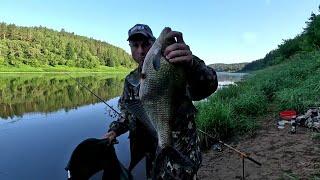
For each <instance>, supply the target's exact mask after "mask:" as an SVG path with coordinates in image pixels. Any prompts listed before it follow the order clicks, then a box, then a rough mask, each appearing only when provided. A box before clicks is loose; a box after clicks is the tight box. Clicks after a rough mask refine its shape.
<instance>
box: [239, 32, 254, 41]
mask: <svg viewBox="0 0 320 180" xmlns="http://www.w3.org/2000/svg"><path fill="white" fill-rule="evenodd" d="M242 39H243V41H244V43H246V44H255V43H256V42H257V34H256V33H254V32H244V33H243V34H242Z"/></svg>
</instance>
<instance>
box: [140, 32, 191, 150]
mask: <svg viewBox="0 0 320 180" xmlns="http://www.w3.org/2000/svg"><path fill="white" fill-rule="evenodd" d="M170 31H171V29H170V28H165V29H164V30H163V31H162V32H161V34H160V36H159V37H158V38H157V40H156V41H155V43H154V44H153V46H152V47H151V48H150V50H149V52H148V53H147V55H146V58H145V60H144V63H143V66H142V72H141V74H142V78H141V82H140V90H139V97H140V100H141V102H142V105H143V108H144V109H145V111H146V114H147V116H148V117H149V118H148V119H149V120H150V121H151V124H152V125H153V127H154V129H155V131H156V132H157V136H158V146H159V147H160V148H161V149H163V148H165V147H167V146H171V145H172V138H171V131H172V128H171V126H172V121H174V119H173V117H174V109H175V107H174V106H175V105H176V104H177V103H176V99H177V97H178V96H180V95H181V94H182V93H184V92H185V88H186V72H185V69H184V68H183V67H181V66H179V65H174V64H171V63H169V62H168V61H167V60H166V59H165V58H164V57H163V55H162V53H163V50H164V49H165V48H166V46H168V45H169V44H170V43H169V42H167V40H166V38H165V37H166V35H167V34H168V33H169V32H170Z"/></svg>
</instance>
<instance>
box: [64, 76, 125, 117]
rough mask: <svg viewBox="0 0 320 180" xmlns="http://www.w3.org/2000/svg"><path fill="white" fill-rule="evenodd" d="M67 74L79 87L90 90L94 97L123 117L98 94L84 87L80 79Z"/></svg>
mask: <svg viewBox="0 0 320 180" xmlns="http://www.w3.org/2000/svg"><path fill="white" fill-rule="evenodd" d="M65 74H67V75H68V76H70V77H71V78H72V79H73V80H75V81H76V82H77V83H78V84H79V85H81V86H82V87H84V88H85V89H86V90H88V91H89V92H90V93H91V94H92V95H94V96H95V97H96V98H98V99H99V100H100V101H102V102H103V103H104V104H105V105H107V106H108V107H109V108H110V109H111V110H113V111H114V112H115V113H117V114H118V115H119V116H121V114H120V112H118V111H117V110H115V109H114V108H113V107H112V106H110V105H109V104H108V103H107V102H106V101H104V100H103V99H102V98H101V97H99V96H98V95H97V94H95V93H94V92H92V91H91V90H90V89H89V88H88V87H87V86H86V85H84V84H83V83H82V82H81V81H79V80H78V79H76V78H74V77H72V76H71V75H70V74H69V73H67V72H65Z"/></svg>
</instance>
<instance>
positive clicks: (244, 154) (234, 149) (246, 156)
mask: <svg viewBox="0 0 320 180" xmlns="http://www.w3.org/2000/svg"><path fill="white" fill-rule="evenodd" d="M66 74H67V75H68V76H70V77H71V78H72V79H74V80H75V81H76V82H77V83H78V84H79V85H81V86H82V87H84V88H85V89H86V90H88V91H89V92H90V93H91V94H93V95H94V96H95V97H96V98H98V99H99V100H100V101H102V102H103V103H104V104H106V105H107V106H108V107H109V108H110V109H111V110H113V111H114V112H115V113H117V114H118V115H120V116H121V114H120V112H118V111H117V110H115V109H114V108H113V107H112V106H110V105H109V104H108V103H107V102H105V101H104V100H103V99H102V98H101V97H99V96H98V95H97V94H95V93H94V92H92V91H91V90H90V89H89V88H88V87H87V86H86V85H84V84H83V83H82V82H81V81H79V80H78V79H76V78H74V77H72V76H71V75H70V74H68V73H66ZM198 131H199V132H201V133H203V134H204V135H206V136H208V137H209V138H211V139H213V140H217V139H216V138H214V137H212V136H211V135H210V134H208V133H206V132H205V131H203V130H201V129H199V128H198ZM218 142H219V143H220V144H222V145H224V146H226V147H228V148H230V149H232V150H233V151H235V152H237V153H238V154H240V156H241V158H242V160H244V158H247V159H249V160H250V161H252V162H254V163H255V164H257V165H259V166H261V163H259V162H258V161H256V160H254V159H253V158H251V157H250V156H249V155H247V154H246V153H244V152H241V151H240V150H238V149H236V148H234V147H232V146H230V145H228V144H226V143H224V142H223V141H221V140H218ZM243 163H244V161H243ZM243 168H244V166H243Z"/></svg>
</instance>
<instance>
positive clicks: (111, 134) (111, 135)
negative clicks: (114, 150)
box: [104, 131, 117, 143]
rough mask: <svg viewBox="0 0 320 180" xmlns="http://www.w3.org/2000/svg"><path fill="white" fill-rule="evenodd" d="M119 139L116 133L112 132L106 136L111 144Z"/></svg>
mask: <svg viewBox="0 0 320 180" xmlns="http://www.w3.org/2000/svg"><path fill="white" fill-rule="evenodd" d="M116 137H117V134H116V132H114V131H110V132H108V133H107V134H105V135H104V138H106V139H108V141H109V143H112V142H113V141H114V140H115V139H116Z"/></svg>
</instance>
